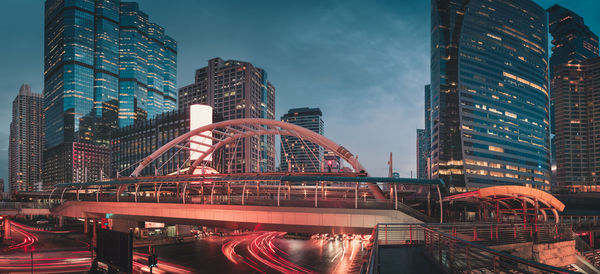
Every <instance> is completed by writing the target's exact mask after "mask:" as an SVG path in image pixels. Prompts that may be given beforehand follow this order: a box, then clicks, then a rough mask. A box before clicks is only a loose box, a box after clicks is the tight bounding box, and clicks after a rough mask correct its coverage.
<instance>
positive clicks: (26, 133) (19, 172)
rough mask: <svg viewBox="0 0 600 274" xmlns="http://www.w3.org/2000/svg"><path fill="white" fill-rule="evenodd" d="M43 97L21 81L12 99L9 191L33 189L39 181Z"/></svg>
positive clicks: (40, 179)
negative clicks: (17, 92)
mask: <svg viewBox="0 0 600 274" xmlns="http://www.w3.org/2000/svg"><path fill="white" fill-rule="evenodd" d="M43 106H44V100H43V97H42V94H41V93H33V92H31V87H29V85H27V84H23V85H22V86H21V88H20V89H19V94H18V95H17V97H16V98H15V100H14V101H13V109H12V122H11V123H10V139H9V148H8V164H9V165H8V183H9V187H10V191H11V192H13V193H14V192H22V191H34V190H36V189H37V188H36V185H39V184H40V182H41V181H42V153H43V148H44V112H43V111H42V110H43Z"/></svg>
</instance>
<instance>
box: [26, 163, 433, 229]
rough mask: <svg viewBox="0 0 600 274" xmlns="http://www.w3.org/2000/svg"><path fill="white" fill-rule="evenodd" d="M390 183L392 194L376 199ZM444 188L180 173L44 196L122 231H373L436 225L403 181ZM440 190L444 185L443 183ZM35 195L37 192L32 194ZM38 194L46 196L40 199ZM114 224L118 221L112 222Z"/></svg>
mask: <svg viewBox="0 0 600 274" xmlns="http://www.w3.org/2000/svg"><path fill="white" fill-rule="evenodd" d="M376 182H384V183H386V185H387V188H388V189H389V191H390V193H389V197H390V198H389V199H387V200H386V201H378V200H377V198H376V197H374V196H371V195H369V194H371V191H370V188H369V184H368V183H376ZM405 184H407V185H417V186H426V187H430V186H439V185H441V184H443V182H442V181H440V180H421V179H404V178H380V177H365V176H358V177H356V176H350V175H348V174H346V175H344V174H337V175H336V176H322V175H321V176H318V175H315V174H305V175H303V176H290V175H282V174H219V175H210V176H209V175H173V176H154V177H137V178H124V179H115V180H109V181H104V182H90V183H75V184H59V185H57V186H56V188H55V190H54V191H52V193H50V194H45V195H42V196H41V197H43V198H44V200H46V201H48V202H58V203H61V205H60V206H59V207H57V208H55V209H53V210H52V214H53V215H56V216H62V217H72V218H92V219H98V218H103V217H105V216H106V215H107V214H109V216H111V219H113V224H115V225H116V227H117V228H119V229H123V230H127V229H129V227H132V228H134V227H137V224H138V222H139V221H155V222H164V223H175V224H189V225H191V224H196V225H205V226H215V227H228V228H232V229H260V230H276V231H287V232H306V233H336V234H337V233H361V234H365V233H366V234H368V233H370V231H371V230H372V228H373V227H374V226H375V225H376V224H377V223H381V222H410V223H421V222H436V221H438V220H437V219H434V218H431V217H429V216H427V215H425V214H423V213H421V212H420V211H417V210H415V209H413V208H410V207H408V206H406V205H404V204H403V203H402V202H401V198H402V197H403V196H404V195H409V194H412V193H413V192H412V191H410V190H407V189H403V188H402V187H403V185H405ZM438 189H439V188H438ZM30 195H33V194H30ZM38 198H39V196H38ZM113 227H115V226H113Z"/></svg>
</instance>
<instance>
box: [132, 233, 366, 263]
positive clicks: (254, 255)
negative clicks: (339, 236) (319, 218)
mask: <svg viewBox="0 0 600 274" xmlns="http://www.w3.org/2000/svg"><path fill="white" fill-rule="evenodd" d="M284 234H285V233H281V232H254V233H248V234H243V235H238V236H225V237H211V238H207V239H201V240H197V241H196V242H193V243H185V244H177V245H167V246H157V247H155V250H156V254H157V255H158V257H159V263H158V266H159V267H161V260H167V261H169V262H173V263H176V264H177V265H181V266H183V267H185V268H187V269H190V270H191V271H193V272H194V273H274V272H279V273H356V272H358V271H359V270H360V264H361V261H362V257H363V255H364V248H363V242H362V241H360V240H352V239H346V240H326V239H311V240H296V239H286V238H283V236H284ZM140 250H141V249H140Z"/></svg>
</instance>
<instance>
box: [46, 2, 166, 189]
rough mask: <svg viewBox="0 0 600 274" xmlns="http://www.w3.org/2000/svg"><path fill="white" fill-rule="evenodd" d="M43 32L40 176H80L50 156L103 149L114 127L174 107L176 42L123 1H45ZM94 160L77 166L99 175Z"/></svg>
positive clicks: (59, 178)
mask: <svg viewBox="0 0 600 274" xmlns="http://www.w3.org/2000/svg"><path fill="white" fill-rule="evenodd" d="M44 31H45V32H44V39H45V44H44V45H45V48H44V115H45V118H44V119H45V133H46V142H45V149H46V150H47V152H48V153H45V154H44V157H45V158H44V182H45V183H47V184H54V183H59V182H72V181H79V179H78V178H76V177H77V175H76V174H78V172H80V171H78V170H76V169H75V164H69V163H66V164H65V163H62V162H52V161H62V160H64V159H65V157H66V159H72V158H73V157H75V154H77V155H80V154H81V153H92V152H93V153H95V152H100V151H103V152H101V153H100V154H99V155H104V156H106V153H105V152H106V151H105V150H106V149H107V148H108V146H109V142H110V132H111V131H112V130H115V129H117V128H118V127H119V126H121V127H124V126H127V125H131V124H133V123H134V121H135V120H136V119H145V118H146V117H148V118H152V117H153V116H154V115H156V114H159V113H161V112H163V111H169V110H173V109H175V108H176V97H177V94H176V93H177V92H176V89H175V85H176V80H175V75H176V57H177V53H176V43H175V41H174V40H173V39H172V38H170V37H169V36H166V35H164V30H163V28H162V27H160V26H158V25H156V24H153V23H151V22H149V20H148V15H146V14H145V13H143V12H142V11H140V10H139V9H138V5H137V3H134V2H121V1H120V0H73V1H65V0H46V3H45V28H44ZM93 146H96V147H93ZM79 148H81V149H83V151H82V152H81V153H77V151H73V149H79ZM104 156H102V157H100V158H103V157H104ZM82 164H86V162H83V163H82ZM108 164H109V163H108V162H106V163H102V164H100V166H106V165H108ZM95 166H96V163H94V165H93V166H89V167H85V166H84V167H81V168H80V169H81V170H86V172H87V174H88V175H87V176H86V178H88V179H89V178H99V177H101V174H100V173H103V172H104V169H103V168H96V167H95ZM52 168H65V169H70V170H51V169H52ZM47 174H48V175H47ZM50 174H54V175H56V176H51V175H50Z"/></svg>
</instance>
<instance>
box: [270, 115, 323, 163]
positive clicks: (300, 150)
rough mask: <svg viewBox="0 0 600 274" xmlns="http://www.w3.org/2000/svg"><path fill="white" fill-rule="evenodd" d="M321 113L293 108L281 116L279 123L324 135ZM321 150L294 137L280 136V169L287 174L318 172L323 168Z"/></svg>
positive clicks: (317, 146)
mask: <svg viewBox="0 0 600 274" xmlns="http://www.w3.org/2000/svg"><path fill="white" fill-rule="evenodd" d="M322 116H323V113H322V112H321V109H319V108H293V109H290V110H289V111H288V112H287V113H286V114H284V115H283V116H281V121H283V122H286V123H290V124H294V125H297V126H301V127H303V128H307V129H310V130H312V131H314V132H316V133H318V134H321V135H323V134H324V123H323V119H322V118H321V117H322ZM323 154H324V151H323V148H322V147H320V146H319V145H316V144H314V143H312V142H309V141H303V140H301V139H300V138H298V137H295V136H283V135H282V136H281V150H280V155H281V157H280V161H281V163H280V165H279V166H280V168H281V171H283V172H287V171H291V172H320V171H323V170H321V169H322V168H323V166H322V161H323Z"/></svg>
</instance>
